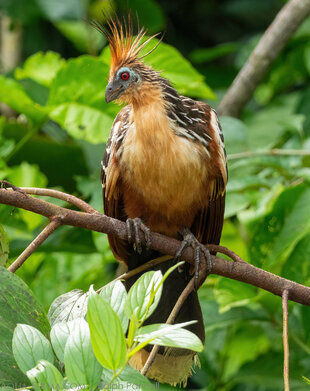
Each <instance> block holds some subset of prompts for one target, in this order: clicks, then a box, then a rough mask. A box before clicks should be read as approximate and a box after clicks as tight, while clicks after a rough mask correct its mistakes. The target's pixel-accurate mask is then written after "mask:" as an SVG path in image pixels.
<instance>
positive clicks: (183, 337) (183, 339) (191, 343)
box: [136, 321, 203, 352]
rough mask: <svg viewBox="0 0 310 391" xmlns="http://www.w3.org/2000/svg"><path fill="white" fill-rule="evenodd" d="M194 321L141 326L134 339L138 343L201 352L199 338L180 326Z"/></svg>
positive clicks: (201, 347) (201, 345)
mask: <svg viewBox="0 0 310 391" xmlns="http://www.w3.org/2000/svg"><path fill="white" fill-rule="evenodd" d="M195 322H196V321H190V322H184V323H179V324H174V325H170V324H152V325H149V326H143V327H141V329H139V331H138V334H137V336H136V340H137V341H138V342H140V343H147V344H151V345H161V346H170V347H174V348H184V349H191V350H194V351H196V352H201V351H202V350H203V344H202V342H201V340H200V339H199V338H198V337H197V335H195V334H194V333H192V332H191V331H188V330H186V329H183V328H182V327H186V326H189V325H190V324H193V323H195Z"/></svg>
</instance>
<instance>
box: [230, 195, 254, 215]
mask: <svg viewBox="0 0 310 391" xmlns="http://www.w3.org/2000/svg"><path fill="white" fill-rule="evenodd" d="M250 201H251V199H250V198H249V196H248V195H247V194H246V192H243V193H237V192H232V191H229V192H227V195H226V202H225V218H226V219H228V218H229V217H232V216H235V215H236V214H237V213H239V212H241V211H242V210H244V209H246V208H247V207H248V206H249V204H250Z"/></svg>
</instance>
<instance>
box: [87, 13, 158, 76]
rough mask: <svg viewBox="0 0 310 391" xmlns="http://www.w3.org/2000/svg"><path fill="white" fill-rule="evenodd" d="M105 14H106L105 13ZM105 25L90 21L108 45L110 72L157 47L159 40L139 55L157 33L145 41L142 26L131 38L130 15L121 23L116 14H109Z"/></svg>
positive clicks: (144, 32) (144, 31) (138, 58)
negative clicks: (147, 50)
mask: <svg viewBox="0 0 310 391" xmlns="http://www.w3.org/2000/svg"><path fill="white" fill-rule="evenodd" d="M105 16H106V15H105ZM106 21H107V27H105V26H103V25H101V24H99V23H98V22H95V21H93V22H91V24H92V26H93V27H95V28H96V29H97V30H99V31H100V32H102V33H103V34H104V35H105V36H106V38H107V40H108V42H109V45H110V50H111V69H110V72H111V73H112V74H113V73H114V72H115V71H116V70H117V69H118V68H120V67H122V66H124V65H130V64H132V63H134V62H135V61H136V60H138V61H139V60H141V59H142V58H144V57H146V56H147V55H148V54H150V53H151V52H152V51H153V50H155V49H156V48H157V46H158V45H159V43H160V42H161V39H160V40H159V42H158V43H157V44H156V45H155V47H154V48H152V49H151V50H150V51H149V52H148V53H146V54H144V55H142V56H139V53H140V51H141V50H142V49H143V48H144V47H145V46H146V45H147V44H148V43H149V42H150V41H151V40H152V39H153V38H155V37H157V36H158V35H159V33H157V34H154V35H152V36H150V37H148V38H147V39H146V40H145V41H143V38H144V37H145V35H146V33H147V31H146V30H145V28H144V27H142V28H141V29H139V31H138V34H137V35H136V36H135V38H133V26H132V20H131V17H130V15H128V19H127V20H126V19H125V18H124V19H123V23H122V22H121V21H120V20H119V18H118V17H117V16H116V17H115V18H114V19H112V18H111V17H110V16H109V17H108V18H106Z"/></svg>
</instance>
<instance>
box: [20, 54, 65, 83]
mask: <svg viewBox="0 0 310 391" xmlns="http://www.w3.org/2000/svg"><path fill="white" fill-rule="evenodd" d="M64 64H65V60H64V59H63V58H61V56H60V54H59V53H55V52H51V51H49V52H46V53H43V52H38V53H35V54H33V55H32V56H30V57H28V58H27V60H26V61H25V63H24V65H23V67H22V68H16V70H15V77H16V79H26V78H29V79H32V80H35V81H36V82H37V83H39V84H42V85H44V86H46V87H48V86H50V84H51V82H52V80H53V79H54V77H55V76H56V74H57V72H58V71H59V69H60V68H61V67H62V66H63V65H64Z"/></svg>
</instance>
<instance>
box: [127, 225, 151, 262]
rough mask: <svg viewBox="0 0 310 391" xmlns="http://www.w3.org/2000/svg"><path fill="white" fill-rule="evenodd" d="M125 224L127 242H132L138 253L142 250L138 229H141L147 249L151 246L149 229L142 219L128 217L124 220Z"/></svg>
mask: <svg viewBox="0 0 310 391" xmlns="http://www.w3.org/2000/svg"><path fill="white" fill-rule="evenodd" d="M126 226H127V236H128V242H129V243H133V244H134V246H135V250H136V251H137V252H138V253H139V254H141V252H142V243H141V239H140V231H142V232H143V234H144V238H145V243H146V248H147V250H149V249H150V248H151V230H150V229H149V228H148V227H147V226H146V225H145V224H144V223H143V221H142V220H141V219H140V218H138V217H136V218H134V219H130V218H128V219H127V220H126ZM133 236H134V241H133Z"/></svg>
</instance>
